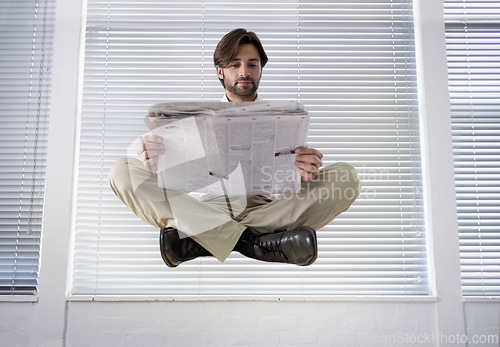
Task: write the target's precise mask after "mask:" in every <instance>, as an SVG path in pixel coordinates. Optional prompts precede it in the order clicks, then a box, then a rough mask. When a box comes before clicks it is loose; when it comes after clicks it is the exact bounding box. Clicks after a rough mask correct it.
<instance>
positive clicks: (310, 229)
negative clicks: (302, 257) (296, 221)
mask: <svg viewBox="0 0 500 347" xmlns="http://www.w3.org/2000/svg"><path fill="white" fill-rule="evenodd" d="M302 229H305V230H307V231H309V232H310V233H311V234H312V235H313V244H314V250H315V251H314V256H313V257H312V258H311V260H309V261H308V262H307V263H305V264H300V265H299V266H308V265H311V264H312V263H314V262H315V261H316V259H318V239H317V237H316V231H315V230H314V229H313V228H310V227H307V226H303V227H302Z"/></svg>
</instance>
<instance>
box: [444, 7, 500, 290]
mask: <svg viewBox="0 0 500 347" xmlns="http://www.w3.org/2000/svg"><path fill="white" fill-rule="evenodd" d="M444 3H445V21H446V43H447V52H448V73H449V89H450V98H451V117H452V130H453V149H454V165H455V186H456V192H457V209H458V226H459V229H458V232H459V238H460V260H461V271H462V291H463V294H464V295H466V296H499V295H500V3H498V1H471V0H466V1H465V0H462V1H449V0H445V2H444Z"/></svg>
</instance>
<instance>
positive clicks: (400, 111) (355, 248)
mask: <svg viewBox="0 0 500 347" xmlns="http://www.w3.org/2000/svg"><path fill="white" fill-rule="evenodd" d="M411 8H412V6H411V1H373V0H371V1H370V0H365V1H349V2H341V3H339V2H331V1H316V2H312V1H302V0H299V1H295V0H293V1H290V0H272V1H266V2H257V3H255V2H253V3H251V4H250V3H249V4H246V3H243V2H238V3H235V2H230V1H222V0H219V1H214V0H206V1H201V0H198V1H189V0H188V1H182V2H181V1H165V0H162V1H145V2H144V1H140V2H139V1H131V0H129V1H123V0H122V1H97V0H89V1H88V18H87V36H86V42H85V71H84V80H83V106H82V122H81V136H80V160H79V175H78V194H77V202H76V203H77V215H76V240H75V250H74V267H73V276H72V289H71V293H72V295H113V294H114V295H117V294H118V295H121V294H123V295H127V294H129V295H135V294H143V295H266V294H269V295H336V294H360V295H391V294H394V295H405V294H408V295H426V294H428V293H429V289H428V277H427V265H426V250H425V244H426V241H425V227H424V221H423V212H422V211H423V208H422V192H421V170H420V149H419V133H418V129H419V125H418V110H417V106H416V105H417V89H416V81H415V80H416V78H415V54H414V38H413V24H412V23H413V22H412V10H411ZM238 27H244V28H247V29H249V30H252V31H255V32H256V33H257V34H258V35H259V37H260V38H261V40H262V42H263V45H264V47H265V49H266V52H267V54H268V55H269V57H270V61H269V63H268V65H266V67H265V68H264V72H263V77H262V82H261V87H260V88H259V93H260V95H261V96H262V97H263V98H264V99H265V100H289V99H294V100H300V101H301V102H302V103H304V105H305V107H306V109H307V110H308V111H309V112H310V115H311V120H312V122H311V130H310V136H309V138H308V140H309V145H310V146H312V147H315V148H318V149H320V150H321V151H322V152H323V153H324V154H325V157H324V163H325V165H329V164H331V163H333V162H338V161H347V162H350V163H352V164H353V165H354V166H355V167H357V168H358V170H359V176H360V178H361V180H362V183H363V191H362V194H361V196H360V197H359V199H358V201H357V202H356V203H355V204H354V205H353V206H351V208H350V209H349V210H348V211H347V212H345V213H343V214H342V215H341V216H340V217H339V218H337V219H336V220H335V221H333V222H332V223H331V224H330V225H328V226H326V227H324V228H323V229H322V230H320V231H319V232H318V238H319V241H318V243H319V246H318V247H319V258H318V260H317V261H316V263H315V264H313V265H312V266H309V267H306V268H301V267H297V266H291V265H284V264H270V263H262V262H257V261H254V260H250V259H246V258H244V257H242V256H241V255H239V254H238V253H233V254H232V255H231V256H230V257H229V259H227V260H226V261H225V262H224V263H223V264H221V263H219V262H218V261H217V260H215V259H214V258H202V259H197V260H195V261H191V262H187V263H183V264H181V265H180V266H179V267H178V268H175V269H169V268H167V267H166V266H165V265H164V264H163V262H162V260H161V257H160V254H159V249H158V248H159V247H158V235H159V233H158V230H157V229H155V228H153V227H151V226H148V225H145V224H144V223H142V222H141V221H140V220H139V219H138V218H137V217H135V216H134V215H133V214H132V213H131V212H130V211H128V210H127V208H126V207H125V206H123V205H122V203H121V202H120V201H119V200H118V198H116V197H115V196H114V194H113V193H112V192H111V190H110V189H109V188H108V183H107V173H108V170H109V168H110V167H111V165H112V163H113V162H114V161H115V160H116V159H118V158H119V157H121V156H124V155H126V149H127V147H128V146H129V145H130V143H131V142H132V141H133V140H134V139H136V138H137V137H139V136H141V135H142V134H143V133H144V132H146V131H147V128H146V127H145V125H144V124H143V122H142V118H143V116H144V115H145V112H146V110H147V108H148V107H149V106H150V105H151V104H154V103H158V102H169V101H200V100H201V101H218V100H220V98H221V96H222V95H223V93H224V91H223V89H222V87H221V85H220V83H219V81H218V79H217V76H216V74H215V68H214V66H213V59H212V55H213V51H214V49H215V46H216V44H217V42H218V41H219V40H220V39H221V38H222V36H223V35H224V34H225V33H227V32H229V31H230V30H232V29H234V28H238Z"/></svg>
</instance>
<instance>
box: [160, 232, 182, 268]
mask: <svg viewBox="0 0 500 347" xmlns="http://www.w3.org/2000/svg"><path fill="white" fill-rule="evenodd" d="M167 230H168V229H166V230H165V229H161V230H160V254H161V258H162V259H163V262H164V263H165V264H166V265H167V266H168V267H172V268H173V267H177V265H179V264H180V263H178V264H174V263H173V262H172V261H171V260H170V259H168V257H167V252H166V251H165V247H164V244H165V235H166V234H167V233H168V231H167Z"/></svg>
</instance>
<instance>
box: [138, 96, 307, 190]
mask: <svg viewBox="0 0 500 347" xmlns="http://www.w3.org/2000/svg"><path fill="white" fill-rule="evenodd" d="M145 122H146V124H147V125H148V127H149V128H150V129H151V132H152V133H153V134H154V135H157V136H161V137H162V138H163V144H164V146H165V149H166V151H165V152H166V153H165V154H163V155H161V156H160V158H159V161H158V186H159V187H160V188H166V189H172V190H179V191H185V192H199V193H207V194H216V195H227V196H236V195H255V194H281V193H285V192H297V191H298V190H299V189H300V175H299V173H298V171H297V168H296V166H295V157H296V155H295V153H294V150H295V148H297V147H304V146H306V137H307V131H308V129H309V116H308V114H307V112H306V111H305V110H304V108H303V106H302V105H301V104H300V103H299V102H296V101H287V102H240V103H222V102H218V103H207V102H193V103H163V104H157V105H153V106H151V107H150V108H149V114H148V116H147V117H146V118H145Z"/></svg>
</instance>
